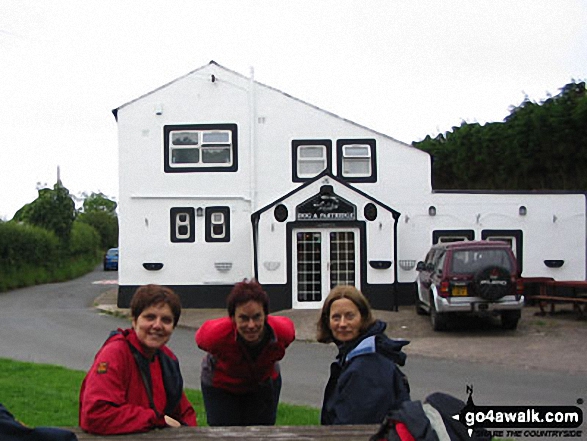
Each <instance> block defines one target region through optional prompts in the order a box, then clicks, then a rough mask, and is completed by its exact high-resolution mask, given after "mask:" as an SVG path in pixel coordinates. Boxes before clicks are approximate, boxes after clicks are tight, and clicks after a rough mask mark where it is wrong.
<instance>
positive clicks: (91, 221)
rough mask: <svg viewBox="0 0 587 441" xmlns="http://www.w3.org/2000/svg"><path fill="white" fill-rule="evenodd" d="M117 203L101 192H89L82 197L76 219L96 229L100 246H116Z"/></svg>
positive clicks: (104, 248)
mask: <svg viewBox="0 0 587 441" xmlns="http://www.w3.org/2000/svg"><path fill="white" fill-rule="evenodd" d="M117 206H118V204H117V203H116V202H114V201H112V200H110V199H108V197H107V196H105V195H104V194H103V193H91V194H90V195H89V196H87V197H86V198H85V199H84V203H83V207H82V209H81V211H80V213H79V215H78V219H79V220H80V221H81V222H84V223H86V224H88V225H91V226H92V227H94V228H95V229H96V231H97V232H98V234H99V235H100V238H101V248H102V249H103V250H106V249H108V248H114V247H117V246H118V217H117V215H116V207H117Z"/></svg>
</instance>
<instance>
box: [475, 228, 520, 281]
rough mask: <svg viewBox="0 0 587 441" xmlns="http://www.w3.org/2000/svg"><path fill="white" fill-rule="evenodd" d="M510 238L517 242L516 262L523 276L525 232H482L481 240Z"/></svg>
mask: <svg viewBox="0 0 587 441" xmlns="http://www.w3.org/2000/svg"><path fill="white" fill-rule="evenodd" d="M499 236H510V237H513V238H515V240H516V260H517V261H518V271H519V272H520V274H522V271H523V270H524V248H522V247H523V245H524V232H523V231H522V230H482V231H481V239H482V240H486V239H488V238H490V237H499Z"/></svg>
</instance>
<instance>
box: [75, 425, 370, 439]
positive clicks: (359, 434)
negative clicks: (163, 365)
mask: <svg viewBox="0 0 587 441" xmlns="http://www.w3.org/2000/svg"><path fill="white" fill-rule="evenodd" d="M378 429H379V425H378V424H375V425H357V426H251V427H180V428H177V429H171V428H169V429H160V430H152V431H150V432H146V433H136V434H128V435H119V436H115V437H113V436H99V435H90V434H88V433H85V432H83V431H82V430H81V429H80V428H79V427H77V428H69V429H68V430H71V431H73V432H74V433H75V434H76V435H77V438H78V440H79V441H90V440H91V441H114V440H116V441H198V440H211V439H215V440H226V439H235V440H236V439H238V440H245V441H253V440H255V441H257V440H281V441H284V440H304V441H314V440H316V441H339V440H345V441H359V440H360V441H366V440H368V439H369V438H370V437H371V436H372V435H374V434H375V433H377V430H378Z"/></svg>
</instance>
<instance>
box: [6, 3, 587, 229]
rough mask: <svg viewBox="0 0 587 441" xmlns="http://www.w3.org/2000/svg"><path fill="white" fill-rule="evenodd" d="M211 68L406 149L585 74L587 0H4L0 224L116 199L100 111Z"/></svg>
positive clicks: (112, 157) (113, 149)
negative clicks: (48, 192)
mask: <svg viewBox="0 0 587 441" xmlns="http://www.w3.org/2000/svg"><path fill="white" fill-rule="evenodd" d="M210 60H214V61H216V62H217V63H219V64H221V65H223V66H225V67H226V68H228V69H231V70H234V71H237V72H239V73H241V74H243V75H247V76H248V75H249V74H250V72H251V68H254V75H255V79H256V80H257V81H260V82H262V83H264V84H267V85H269V86H272V87H275V88H277V89H280V90H282V91H283V92H286V93H289V94H290V95H293V96H295V97H297V98H299V99H302V100H304V101H307V102H309V103H311V104H314V105H316V106H318V107H321V108H323V109H325V110H328V111H330V112H333V113H336V114H338V115H340V116H342V117H345V118H347V119H350V120H353V121H355V122H357V123H360V124H362V125H365V126H367V127H370V128H372V129H375V130H377V131H380V132H383V133H385V134H387V135H389V136H392V137H394V138H396V139H398V140H400V141H403V142H406V143H411V142H412V141H419V140H421V139H423V138H424V137H425V136H426V135H428V134H430V135H432V136H435V135H436V134H438V133H444V132H446V131H448V130H451V128H452V127H453V126H458V125H460V124H461V121H463V120H464V121H467V122H475V121H477V122H480V123H485V122H490V121H502V120H503V118H504V117H505V116H507V115H508V114H509V109H510V107H511V106H516V105H519V104H520V103H521V102H522V101H523V100H524V97H525V96H527V97H529V99H531V100H533V101H542V100H544V99H546V98H547V97H548V94H552V95H555V94H557V93H558V91H559V89H560V88H561V87H562V86H564V85H565V84H567V83H569V82H570V81H571V80H573V79H575V80H585V79H586V78H587V0H556V1H555V0H548V1H544V0H515V1H512V0H449V1H444V0H429V1H423V0H405V1H398V0H368V1H365V0H357V1H351V0H332V1H330V0H292V1H289V0H279V1H278V0H275V1H254V0H214V1H203V0H190V1H187V0H181V1H175V0H168V1H165V2H162V1H143V0H141V1H125V0H100V1H91V0H84V1H80V0H0V219H5V220H8V219H11V218H12V216H13V215H14V212H15V211H16V210H18V209H19V208H21V207H22V206H23V205H24V204H26V203H29V202H31V201H33V200H34V199H35V198H36V197H37V183H42V184H48V185H49V186H53V184H54V183H55V182H56V179H57V167H58V166H59V167H60V170H61V180H62V182H63V184H64V185H65V187H67V188H68V189H69V190H70V192H71V193H72V194H79V193H81V192H87V193H90V192H92V191H93V192H98V191H101V192H103V193H104V194H106V195H107V196H110V197H112V198H114V199H117V197H118V159H117V154H118V153H117V149H118V146H117V127H116V122H115V119H114V117H113V115H112V113H111V111H112V109H114V108H117V107H119V106H121V105H122V104H124V103H126V102H128V101H130V100H132V99H134V98H137V97H139V96H141V95H143V94H144V93H146V92H149V91H151V90H153V89H155V88H157V87H159V86H161V85H163V84H165V83H167V82H169V81H172V80H174V79H176V78H178V77H180V76H183V75H185V74H186V73H188V72H191V71H192V70H194V69H196V68H199V67H201V66H203V65H206V64H208V63H209V62H210Z"/></svg>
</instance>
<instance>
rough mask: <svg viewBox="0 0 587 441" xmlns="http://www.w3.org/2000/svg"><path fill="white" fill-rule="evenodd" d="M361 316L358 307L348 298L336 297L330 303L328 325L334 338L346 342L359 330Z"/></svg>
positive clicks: (356, 334)
mask: <svg viewBox="0 0 587 441" xmlns="http://www.w3.org/2000/svg"><path fill="white" fill-rule="evenodd" d="M361 325H362V317H361V312H360V311H359V308H357V305H355V304H354V303H353V301H352V300H349V299H344V298H343V299H338V300H335V301H334V302H332V304H331V305H330V316H329V326H330V332H332V336H333V337H334V339H335V340H338V341H340V342H348V341H351V340H354V339H355V338H357V337H358V336H359V333H360V332H361Z"/></svg>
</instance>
